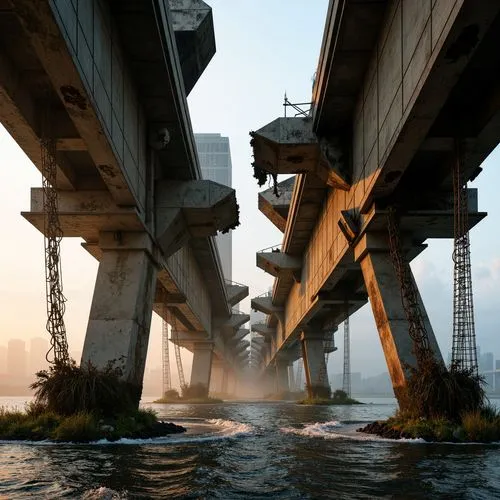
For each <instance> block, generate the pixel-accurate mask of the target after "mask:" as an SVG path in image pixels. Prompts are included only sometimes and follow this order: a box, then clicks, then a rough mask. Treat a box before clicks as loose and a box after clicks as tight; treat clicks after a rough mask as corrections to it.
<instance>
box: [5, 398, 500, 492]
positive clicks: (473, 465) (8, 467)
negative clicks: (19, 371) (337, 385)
mask: <svg viewBox="0 0 500 500" xmlns="http://www.w3.org/2000/svg"><path fill="white" fill-rule="evenodd" d="M373 401H374V404H366V405H361V406H350V407H347V406H338V407H335V406H329V407H307V406H300V405H296V404H294V403H257V402H248V403H225V404H221V405H199V406H195V405H172V406H169V405H152V404H148V403H145V405H146V406H152V407H154V408H155V409H157V410H158V413H159V414H160V416H161V417H165V418H167V419H168V420H171V421H174V422H176V423H181V424H182V425H184V426H186V427H187V428H188V432H187V433H186V434H183V435H176V436H171V437H166V438H161V439H155V440H144V441H139V442H137V441H130V440H124V441H123V442H119V443H113V444H92V445H68V444H50V443H43V444H40V443H38V444H21V443H2V444H0V498H2V499H3V498H13V499H16V498H49V499H52V498H224V499H226V498H227V499H230V500H237V499H246V498H283V499H289V498H311V499H316V498H318V499H321V498H336V499H340V498H355V499H363V498H401V499H420V498H422V499H423V498H425V499H428V498H453V499H461V498H478V499H490V498H500V445H496V444H493V445H480V444H469V445H453V444H429V443H422V442H419V441H402V442H401V441H400V442H391V441H386V440H382V439H377V438H373V437H370V436H364V435H360V434H359V433H357V432H356V431H355V429H356V428H358V427H359V426H361V425H363V424H364V423H365V422H370V421H373V420H376V419H380V418H385V417H387V416H389V415H391V414H392V413H393V412H394V409H395V404H394V402H393V401H392V400H373ZM7 404H8V405H13V404H17V405H18V406H20V407H22V399H12V398H11V399H7V398H0V406H1V405H7Z"/></svg>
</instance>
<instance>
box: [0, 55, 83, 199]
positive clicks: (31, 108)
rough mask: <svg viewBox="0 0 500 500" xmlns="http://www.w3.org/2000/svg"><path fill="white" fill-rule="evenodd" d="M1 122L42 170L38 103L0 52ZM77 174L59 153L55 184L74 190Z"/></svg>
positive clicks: (61, 187)
mask: <svg viewBox="0 0 500 500" xmlns="http://www.w3.org/2000/svg"><path fill="white" fill-rule="evenodd" d="M0 101H1V102H2V106H1V107H0V122H1V123H2V125H3V126H4V127H5V128H6V129H7V131H8V132H9V134H10V135H11V136H12V137H13V139H14V140H15V141H16V143H17V144H18V145H19V146H20V147H21V148H22V150H23V151H24V153H25V154H26V155H27V156H28V158H29V159H30V160H31V161H32V162H33V164H34V165H35V166H36V167H37V168H38V170H40V171H41V170H42V155H41V148H40V138H39V136H38V133H39V131H38V129H39V126H40V122H41V118H42V117H41V116H40V111H39V105H38V103H36V102H35V98H34V97H33V95H32V94H31V93H30V92H29V90H28V89H27V87H26V86H25V84H24V79H23V78H22V77H21V74H20V73H19V70H18V69H17V68H16V67H15V66H14V65H13V64H12V62H11V61H9V59H8V57H6V56H5V55H4V54H3V51H2V54H0ZM76 182H77V180H76V177H75V175H74V172H73V171H72V169H71V166H70V165H68V164H67V162H65V161H64V158H61V157H60V155H58V158H57V172H56V183H57V184H56V187H57V188H58V189H68V190H73V189H75V187H76Z"/></svg>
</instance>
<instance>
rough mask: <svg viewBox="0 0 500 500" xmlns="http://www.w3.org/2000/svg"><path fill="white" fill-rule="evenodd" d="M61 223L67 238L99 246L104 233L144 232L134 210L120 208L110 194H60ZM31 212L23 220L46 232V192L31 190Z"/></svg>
mask: <svg viewBox="0 0 500 500" xmlns="http://www.w3.org/2000/svg"><path fill="white" fill-rule="evenodd" d="M58 205H59V222H60V226H61V229H62V232H63V236H67V237H80V238H83V239H84V240H86V241H87V242H97V241H98V239H99V233H100V232H101V231H124V232H125V231H127V232H130V231H142V230H143V228H144V226H143V224H142V222H141V220H140V217H139V215H138V213H137V210H136V209H135V208H134V207H121V206H117V205H116V203H115V200H114V199H113V197H112V196H111V194H110V193H109V192H108V191H59V192H58ZM30 208H31V211H30V212H22V216H23V217H24V218H25V219H26V220H28V221H29V222H30V223H31V224H33V225H34V226H35V227H36V228H37V229H38V230H39V231H40V232H41V233H44V231H45V211H44V208H43V189H42V188H31V207H30Z"/></svg>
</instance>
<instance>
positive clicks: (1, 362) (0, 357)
mask: <svg viewBox="0 0 500 500" xmlns="http://www.w3.org/2000/svg"><path fill="white" fill-rule="evenodd" d="M6 373H7V348H6V347H5V346H3V345H0V374H3V375H5V374H6Z"/></svg>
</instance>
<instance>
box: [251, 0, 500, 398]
mask: <svg viewBox="0 0 500 500" xmlns="http://www.w3.org/2000/svg"><path fill="white" fill-rule="evenodd" d="M499 12H500V3H499V2H497V1H493V0H492V1H488V0H486V1H484V2H476V1H473V0H425V1H414V0H392V1H377V2H368V1H358V0H331V1H330V5H329V10H328V14H327V19H326V25H325V31H324V36H323V43H322V48H321V54H320V57H319V64H318V70H317V74H316V79H315V84H314V89H313V96H312V101H313V103H312V111H311V113H310V114H309V115H308V116H297V117H289V118H284V117H281V118H277V119H276V120H274V121H272V122H271V123H269V124H267V125H265V126H263V127H261V128H259V129H258V130H257V131H256V132H254V133H252V136H253V138H252V145H253V151H254V157H255V163H254V165H255V167H257V168H258V169H261V170H264V171H266V172H268V173H270V174H295V176H294V177H293V178H290V179H287V180H286V181H284V182H281V183H280V184H279V185H278V191H279V192H280V193H281V195H280V196H279V197H276V195H275V194H273V191H272V190H269V189H268V190H266V191H263V192H261V193H260V194H259V208H260V210H261V211H262V212H263V213H264V214H265V215H266V216H267V217H268V218H269V220H270V221H271V222H272V223H273V224H274V225H275V226H276V227H278V228H279V229H280V230H281V231H282V232H283V240H282V243H281V245H280V247H279V248H278V249H270V250H269V249H268V250H265V251H261V252H258V253H257V265H258V266H259V267H261V268H262V269H264V270H265V271H266V272H268V273H270V274H271V275H272V276H274V277H275V281H274V287H273V292H272V296H271V297H266V298H265V299H263V298H255V299H253V300H252V308H254V309H257V310H260V311H262V312H264V313H266V314H267V315H268V316H267V321H266V323H265V324H261V325H256V326H254V327H253V328H254V330H255V331H257V332H259V333H261V334H262V335H263V336H264V338H265V342H264V343H263V346H262V347H259V346H256V347H255V350H257V351H258V355H259V356H260V357H261V358H262V364H261V367H262V369H263V370H264V371H265V372H266V373H267V374H272V376H273V377H277V379H278V380H279V381H280V382H279V383H278V386H280V385H281V386H282V387H287V385H288V381H287V378H286V370H285V369H284V367H285V366H286V365H288V364H290V363H291V362H292V361H293V360H295V359H297V358H298V357H299V356H302V357H303V358H304V367H305V371H306V379H307V383H308V386H309V389H310V392H311V391H312V393H315V392H318V391H319V392H321V391H322V390H327V389H328V387H327V385H328V381H327V378H326V377H325V376H322V374H325V373H326V367H325V360H324V351H325V341H326V340H329V338H330V337H331V335H332V332H334V331H335V330H336V328H337V326H338V325H339V324H340V323H341V322H342V321H343V320H344V319H345V318H346V317H347V315H351V314H353V313H354V312H355V311H356V310H357V309H359V308H360V307H361V306H362V305H363V304H365V303H366V302H367V300H369V301H370V304H371V307H372V310H373V314H374V317H375V322H376V325H377V328H378V332H379V335H380V340H381V344H382V347H383V351H384V354H385V358H386V361H387V366H388V369H389V373H390V375H391V378H392V383H393V386H394V391H395V394H396V395H399V394H401V392H402V391H403V389H404V387H405V385H406V382H407V375H408V372H407V370H406V369H405V366H407V365H413V366H414V364H415V357H414V353H413V351H412V342H411V339H410V337H409V325H408V320H407V316H406V315H405V311H404V310H403V306H402V301H401V285H400V282H399V280H398V278H397V274H396V272H395V269H394V265H393V263H392V261H391V258H390V255H389V243H390V241H389V234H388V230H387V225H388V222H387V221H388V212H389V209H390V208H391V207H395V208H396V209H397V211H398V214H399V220H400V234H399V237H400V238H401V242H402V248H403V253H404V258H405V259H406V260H407V261H411V260H412V259H413V258H414V257H415V256H417V255H418V254H419V253H420V252H422V251H423V250H424V249H425V248H426V243H425V242H426V240H427V239H429V238H452V237H453V236H454V232H453V231H454V230H453V214H454V211H453V187H452V169H453V165H454V164H455V163H456V162H457V161H460V162H461V163H462V168H463V169H464V170H465V172H466V179H469V180H470V179H473V178H474V177H476V176H477V175H478V173H479V172H480V165H481V162H482V161H483V160H484V159H485V158H486V157H487V156H488V154H489V153H490V152H491V151H492V149H493V148H494V147H495V146H496V145H497V144H498V142H499V141H500V84H499V82H500V80H499V78H498V75H499V74H500V53H499V51H498V47H499V46H500V45H499V44H500V14H499ZM468 200H469V217H468V219H469V228H470V227H473V226H474V225H475V224H477V223H478V222H479V221H480V220H481V219H482V218H483V217H484V216H485V215H486V214H485V213H482V212H479V209H478V202H477V192H476V190H473V189H469V191H468ZM273 250H274V251H273ZM412 279H413V278H412ZM417 295H418V291H417ZM417 301H418V302H419V304H420V310H421V311H422V314H423V320H424V323H425V326H426V329H427V332H428V334H429V341H430V346H431V348H432V350H433V351H434V353H435V356H436V358H437V359H438V360H441V359H442V358H441V354H440V353H439V348H438V346H437V343H436V340H435V337H434V334H433V332H432V327H431V325H430V322H429V320H428V317H427V315H426V313H425V308H424V305H423V303H422V300H421V298H420V296H418V297H417ZM328 348H330V349H332V348H333V346H332V345H330V346H328ZM358 348H362V346H359V347H358ZM316 390H318V391H316Z"/></svg>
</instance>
